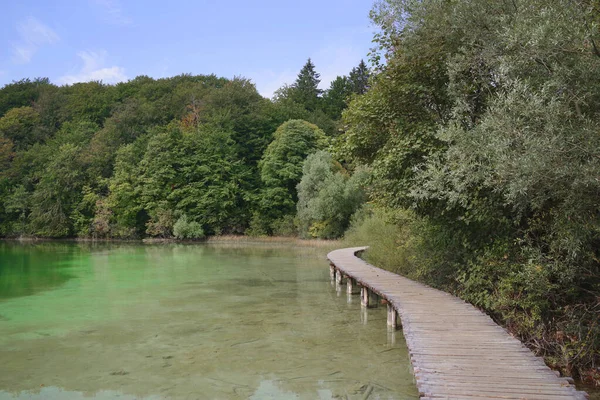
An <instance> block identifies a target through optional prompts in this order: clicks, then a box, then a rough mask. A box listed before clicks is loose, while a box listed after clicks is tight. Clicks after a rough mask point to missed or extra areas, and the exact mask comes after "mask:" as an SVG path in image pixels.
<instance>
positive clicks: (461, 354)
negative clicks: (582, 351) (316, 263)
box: [327, 247, 586, 400]
mask: <svg viewBox="0 0 600 400" xmlns="http://www.w3.org/2000/svg"><path fill="white" fill-rule="evenodd" d="M365 249H366V248H365V247H355V248H349V249H340V250H335V251H332V252H331V253H329V254H328V255H327V258H328V259H329V261H330V263H331V265H332V266H333V267H334V268H335V270H336V271H338V272H339V273H341V274H343V275H344V277H346V278H347V279H348V282H351V283H350V285H352V284H353V283H356V284H358V285H359V286H361V288H363V290H362V294H363V296H364V297H363V301H364V303H366V304H368V305H372V303H373V302H374V301H375V300H376V297H371V296H369V294H370V292H374V294H376V295H378V296H379V297H381V298H382V299H383V300H384V303H387V304H388V306H387V307H388V318H387V323H388V324H390V325H391V326H395V325H396V324H397V325H398V326H402V328H403V333H404V337H405V339H406V343H407V346H408V350H409V357H410V360H411V363H412V366H413V370H414V372H415V380H416V383H417V388H418V389H419V393H420V395H421V398H422V399H430V400H434V399H437V400H439V399H453V400H461V399H464V400H478V399H481V400H483V399H530V400H542V399H543V400H573V399H576V400H581V399H583V398H585V396H586V394H585V393H584V392H580V391H577V390H575V387H574V386H573V385H572V384H571V382H572V380H569V379H567V378H561V377H559V376H558V375H557V374H556V373H555V372H554V371H552V370H550V368H548V367H547V366H546V365H545V364H544V361H543V359H542V358H540V357H536V356H535V355H534V354H533V353H532V352H531V351H530V350H529V349H527V348H526V347H525V346H524V345H523V344H522V343H521V342H520V341H519V340H518V339H516V338H514V337H513V336H511V335H510V334H509V333H508V332H507V331H506V330H505V329H503V328H502V327H500V326H498V325H497V324H496V323H495V322H494V321H493V320H492V319H491V318H490V317H489V316H488V315H485V314H484V313H482V312H481V311H480V310H478V309H477V308H475V307H473V306H472V305H470V304H468V303H466V302H465V301H463V300H461V299H458V298H456V297H454V296H452V295H450V294H449V293H445V292H442V291H440V290H437V289H433V288H430V287H428V286H426V285H423V284H421V283H418V282H414V281H411V280H409V279H407V278H404V277H402V276H400V275H396V274H394V273H391V272H389V271H384V270H382V269H379V268H376V267H374V266H372V265H369V264H368V263H366V262H365V261H363V260H361V259H360V258H358V257H356V255H355V254H356V253H357V252H362V251H364V250H365ZM369 297H371V298H369ZM377 303H379V302H377ZM363 312H366V309H364V310H363Z"/></svg>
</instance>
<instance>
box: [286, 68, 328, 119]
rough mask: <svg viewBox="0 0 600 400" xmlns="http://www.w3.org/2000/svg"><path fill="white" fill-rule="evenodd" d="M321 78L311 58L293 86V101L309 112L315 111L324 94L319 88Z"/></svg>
mask: <svg viewBox="0 0 600 400" xmlns="http://www.w3.org/2000/svg"><path fill="white" fill-rule="evenodd" d="M319 77H320V74H319V73H317V72H316V71H315V65H314V64H313V63H312V61H311V59H310V58H309V59H308V61H307V62H306V64H304V67H302V69H301V70H300V73H299V74H298V78H296V82H294V84H293V85H292V93H291V95H292V99H293V100H294V101H295V102H297V103H299V104H301V105H303V106H304V108H306V109H307V110H309V111H314V110H316V109H317V108H318V107H319V103H320V98H321V97H320V96H321V93H322V92H323V91H322V90H321V89H319V88H318V86H319V83H320V82H321V80H320V79H319Z"/></svg>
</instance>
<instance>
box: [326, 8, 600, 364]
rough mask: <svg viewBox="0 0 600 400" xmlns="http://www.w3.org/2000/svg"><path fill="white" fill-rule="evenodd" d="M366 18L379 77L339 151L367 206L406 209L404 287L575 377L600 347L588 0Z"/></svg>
mask: <svg viewBox="0 0 600 400" xmlns="http://www.w3.org/2000/svg"><path fill="white" fill-rule="evenodd" d="M372 17H373V20H374V22H375V23H377V24H378V25H379V26H380V27H381V28H382V31H381V32H380V33H379V34H378V35H377V36H376V44H377V45H378V48H377V49H376V52H375V53H374V60H373V61H374V63H375V65H376V66H377V72H378V74H377V76H376V77H374V78H372V79H371V81H369V82H370V84H371V88H370V89H369V90H368V92H367V93H366V94H365V95H364V96H361V97H358V98H355V99H354V100H353V101H352V103H351V105H350V108H349V109H348V111H346V112H345V114H344V122H345V126H346V127H347V128H346V134H345V135H344V136H343V138H342V139H341V140H340V142H339V146H338V153H337V154H338V155H339V157H341V158H342V159H344V160H347V161H350V162H352V163H353V164H355V165H358V164H361V163H364V164H368V165H370V166H371V168H372V183H373V190H372V192H371V196H372V199H373V200H375V201H376V202H377V204H379V205H382V206H385V207H388V208H394V209H396V210H399V211H400V212H401V213H402V215H404V216H407V215H409V214H407V213H406V212H404V210H403V209H404V208H411V209H413V210H415V211H416V214H411V215H412V216H411V217H409V218H412V219H414V221H413V222H411V223H410V224H413V225H415V226H420V227H421V229H420V232H421V233H420V234H419V235H418V236H419V239H418V240H417V242H418V243H419V245H418V246H416V245H415V243H416V242H413V244H412V246H413V250H406V249H405V250H406V251H407V252H408V253H411V252H412V253H413V254H417V253H418V254H419V256H418V257H417V259H419V260H420V261H421V262H422V264H421V265H420V266H418V265H416V266H415V265H414V264H413V266H414V267H415V268H416V269H417V271H416V273H415V274H414V276H416V277H420V278H422V279H426V280H427V281H428V282H429V283H431V284H435V285H438V286H442V287H444V288H446V289H450V290H454V291H455V292H456V293H458V294H460V295H461V296H463V297H464V298H466V299H468V300H469V301H472V302H474V303H475V304H477V305H478V306H481V307H483V308H486V309H487V310H488V311H489V312H490V313H492V314H493V315H494V316H495V317H496V318H497V319H498V320H500V321H504V322H505V323H506V324H507V325H508V326H510V328H511V329H512V331H513V332H514V333H516V334H517V335H519V336H520V337H521V338H522V339H523V340H525V341H526V342H529V343H531V344H532V346H533V347H537V350H539V352H540V353H544V354H546V355H547V356H548V360H549V362H550V363H553V364H556V365H559V366H561V367H563V368H565V369H566V370H567V372H569V373H577V369H578V370H579V372H580V373H584V370H585V369H586V368H589V367H590V366H591V365H594V364H595V363H597V362H598V358H597V354H598V352H597V349H598V348H600V343H599V341H598V338H599V337H600V332H599V330H598V327H597V324H596V323H595V322H593V321H594V320H595V319H597V313H596V316H595V317H594V316H593V315H594V311H593V310H594V309H596V310H597V308H595V307H597V293H599V292H600V272H599V263H598V259H599V256H600V255H599V254H598V246H597V244H598V243H599V240H600V230H599V229H598V226H600V222H599V221H600V219H599V215H598V212H597V211H598V201H597V199H598V194H599V193H600V186H598V182H597V181H593V179H594V178H592V177H594V176H597V175H598V170H599V169H600V164H599V163H598V160H599V155H598V154H596V153H597V152H596V150H595V149H597V148H598V146H599V143H597V135H596V134H595V133H594V132H597V131H598V129H599V127H598V126H597V123H596V121H598V115H597V113H598V107H597V105H598V101H599V100H600V96H599V95H600V92H598V90H599V89H598V88H599V87H600V86H599V85H598V83H599V82H598V80H599V79H600V78H599V76H598V74H597V73H596V72H595V71H597V69H598V67H599V66H600V56H599V53H598V52H597V51H596V50H595V49H596V45H595V43H597V42H598V36H599V33H598V29H597V25H595V24H594V23H592V22H591V21H594V20H595V19H596V18H597V16H596V15H595V14H594V6H593V4H592V3H589V2H546V1H541V0H528V1H526V2H522V3H518V4H517V3H514V2H505V1H502V0H489V1H484V2H480V1H477V2H476V1H462V2H440V1H435V0H431V1H401V0H398V1H397V0H387V1H380V2H378V3H377V4H376V6H375V8H374V10H373V12H372ZM460 27H468V29H462V28H460ZM380 56H381V57H385V62H382V59H381V58H379V57H380ZM410 224H409V225H410ZM405 243H409V244H408V245H407V246H409V247H410V246H411V244H410V241H405ZM403 251H404V250H403ZM415 251H416V252H417V253H415ZM425 253H427V255H428V258H429V259H432V260H435V261H436V262H435V263H429V262H427V261H426V260H425V258H422V257H421V256H422V254H425ZM404 271H409V270H408V269H404ZM557 332H562V334H564V333H566V332H569V333H567V335H568V339H564V336H561V337H563V339H560V340H557V336H556V335H557ZM568 349H572V350H568ZM575 349H576V350H575Z"/></svg>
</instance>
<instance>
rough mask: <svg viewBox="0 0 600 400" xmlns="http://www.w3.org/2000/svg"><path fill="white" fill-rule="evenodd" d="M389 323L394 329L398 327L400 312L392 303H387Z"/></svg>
mask: <svg viewBox="0 0 600 400" xmlns="http://www.w3.org/2000/svg"><path fill="white" fill-rule="evenodd" d="M387 324H388V326H389V327H390V328H392V329H394V330H395V329H397V328H398V313H397V312H396V309H394V306H393V305H392V303H387Z"/></svg>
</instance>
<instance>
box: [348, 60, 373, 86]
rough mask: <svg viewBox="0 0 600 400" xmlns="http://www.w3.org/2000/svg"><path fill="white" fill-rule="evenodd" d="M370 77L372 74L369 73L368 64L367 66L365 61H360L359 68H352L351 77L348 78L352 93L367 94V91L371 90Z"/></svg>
mask: <svg viewBox="0 0 600 400" xmlns="http://www.w3.org/2000/svg"><path fill="white" fill-rule="evenodd" d="M370 77H371V72H370V71H369V68H368V67H367V64H365V61H364V60H360V63H359V64H358V66H357V67H354V68H352V71H350V76H349V77H348V79H349V80H350V86H351V88H352V92H353V93H356V94H365V93H366V91H367V90H369V78H370Z"/></svg>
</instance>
